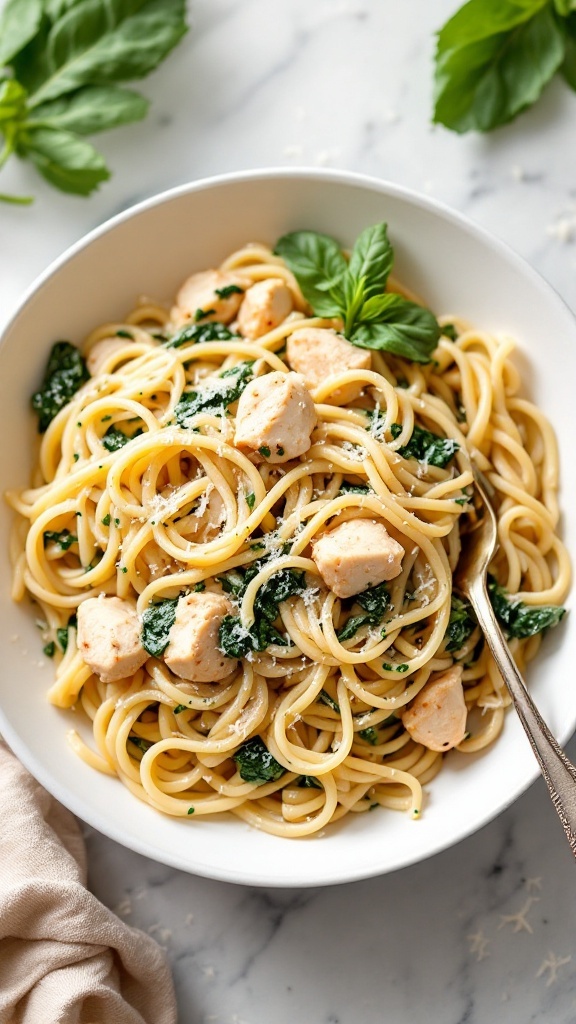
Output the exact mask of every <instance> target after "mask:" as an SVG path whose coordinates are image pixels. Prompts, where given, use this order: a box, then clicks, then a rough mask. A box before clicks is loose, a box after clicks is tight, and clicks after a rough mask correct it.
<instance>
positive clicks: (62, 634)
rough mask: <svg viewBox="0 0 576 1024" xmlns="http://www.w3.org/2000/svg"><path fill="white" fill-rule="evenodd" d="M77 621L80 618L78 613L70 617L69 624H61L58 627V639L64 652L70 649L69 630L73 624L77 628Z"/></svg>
mask: <svg viewBox="0 0 576 1024" xmlns="http://www.w3.org/2000/svg"><path fill="white" fill-rule="evenodd" d="M77 622H78V620H77V617H76V615H71V616H70V618H69V619H68V625H67V626H59V627H58V629H57V630H56V640H57V642H58V646H59V647H60V649H61V651H62V654H66V651H67V650H68V630H69V629H70V627H71V626H72V627H74V628H76V625H77Z"/></svg>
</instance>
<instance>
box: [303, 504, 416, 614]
mask: <svg viewBox="0 0 576 1024" xmlns="http://www.w3.org/2000/svg"><path fill="white" fill-rule="evenodd" d="M404 554H405V552H404V548H403V547H402V545H401V544H398V542H397V541H395V540H394V538H393V537H391V536H390V534H389V533H388V531H387V529H386V527H385V526H384V525H383V524H382V523H379V522H376V521H375V520H372V519H348V520H347V521H346V522H344V523H341V525H340V526H336V527H335V529H333V530H330V531H329V532H328V533H324V534H322V536H321V537H319V538H318V540H316V541H313V542H312V557H313V559H314V561H315V562H316V565H317V566H318V569H319V571H320V575H321V577H322V579H323V580H324V582H325V584H326V586H328V587H330V590H332V591H333V592H334V593H335V594H336V595H337V596H338V597H352V596H353V595H354V594H359V593H360V592H361V591H362V590H366V588H367V587H374V586H376V585H377V584H378V583H383V582H384V580H392V579H394V577H395V576H398V575H399V574H400V572H401V571H402V559H403V557H404Z"/></svg>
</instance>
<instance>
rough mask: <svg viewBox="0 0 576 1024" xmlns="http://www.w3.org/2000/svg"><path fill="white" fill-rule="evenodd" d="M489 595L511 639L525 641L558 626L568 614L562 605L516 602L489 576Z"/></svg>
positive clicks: (499, 619)
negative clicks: (526, 638)
mask: <svg viewBox="0 0 576 1024" xmlns="http://www.w3.org/2000/svg"><path fill="white" fill-rule="evenodd" d="M488 595H489V597H490V601H491V603H492V607H493V609H494V612H495V615H496V618H497V619H498V621H499V622H500V625H501V626H502V628H503V630H504V632H505V633H506V635H507V636H509V637H516V638H518V639H524V638H525V637H528V636H534V635H535V634H536V633H542V632H543V630H545V629H550V628H551V627H552V626H557V625H558V623H559V622H560V620H561V619H562V618H563V617H564V615H565V614H566V609H565V608H562V607H561V606H560V605H551V604H548V605H547V604H542V605H531V604H530V605H529V604H525V603H524V601H518V600H514V597H511V596H510V594H509V593H508V591H507V590H505V588H504V587H502V586H501V585H500V584H499V583H498V582H497V580H496V579H495V578H494V577H493V576H490V575H489V576H488Z"/></svg>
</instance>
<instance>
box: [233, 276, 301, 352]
mask: <svg viewBox="0 0 576 1024" xmlns="http://www.w3.org/2000/svg"><path fill="white" fill-rule="evenodd" d="M291 312H292V292H291V291H290V289H289V288H288V287H287V286H286V285H285V284H284V281H283V280H282V279H281V278H279V277H270V278H268V280H266V281H258V283H257V284H253V285H252V287H251V288H249V289H248V291H247V292H246V295H245V296H244V299H243V301H242V305H241V306H240V311H239V313H238V329H239V331H240V333H241V334H243V335H244V336H245V337H246V338H260V337H261V335H262V334H267V332H268V331H272V330H274V328H275V327H278V325H279V324H281V323H282V321H283V320H285V319H286V317H287V316H288V314H289V313H291Z"/></svg>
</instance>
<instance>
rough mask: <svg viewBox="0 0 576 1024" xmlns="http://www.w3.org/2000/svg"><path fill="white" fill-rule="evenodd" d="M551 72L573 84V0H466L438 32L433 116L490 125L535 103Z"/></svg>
mask: <svg viewBox="0 0 576 1024" xmlns="http://www.w3.org/2000/svg"><path fill="white" fill-rule="evenodd" d="M556 72H559V73H560V74H561V75H562V76H563V77H564V79H565V81H566V82H567V83H568V85H570V86H571V87H572V88H573V89H576V5H575V4H574V2H573V0H468V3H465V4H464V5H463V6H462V7H460V9H459V10H457V11H456V13H455V14H454V15H453V16H452V17H451V18H450V19H449V21H447V22H446V24H445V25H444V26H443V27H442V29H441V30H440V32H439V33H438V40H437V48H436V67H435V98H434V104H435V106H434V121H436V122H437V123H440V124H443V125H445V126H446V127H447V128H451V129H452V130H453V131H456V132H467V131H480V132H487V131H490V130H491V129H493V128H496V127H498V126H499V125H503V124H506V123H507V122H508V121H512V120H513V119H514V118H515V117H516V116H517V115H518V114H520V113H521V112H522V111H523V110H526V109H527V108H528V107H530V106H531V105H532V104H533V103H535V102H536V100H537V99H538V98H539V96H540V95H541V93H542V91H543V89H544V88H545V87H546V85H547V84H548V83H549V82H550V81H551V79H552V78H553V77H554V75H555V74H556Z"/></svg>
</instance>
